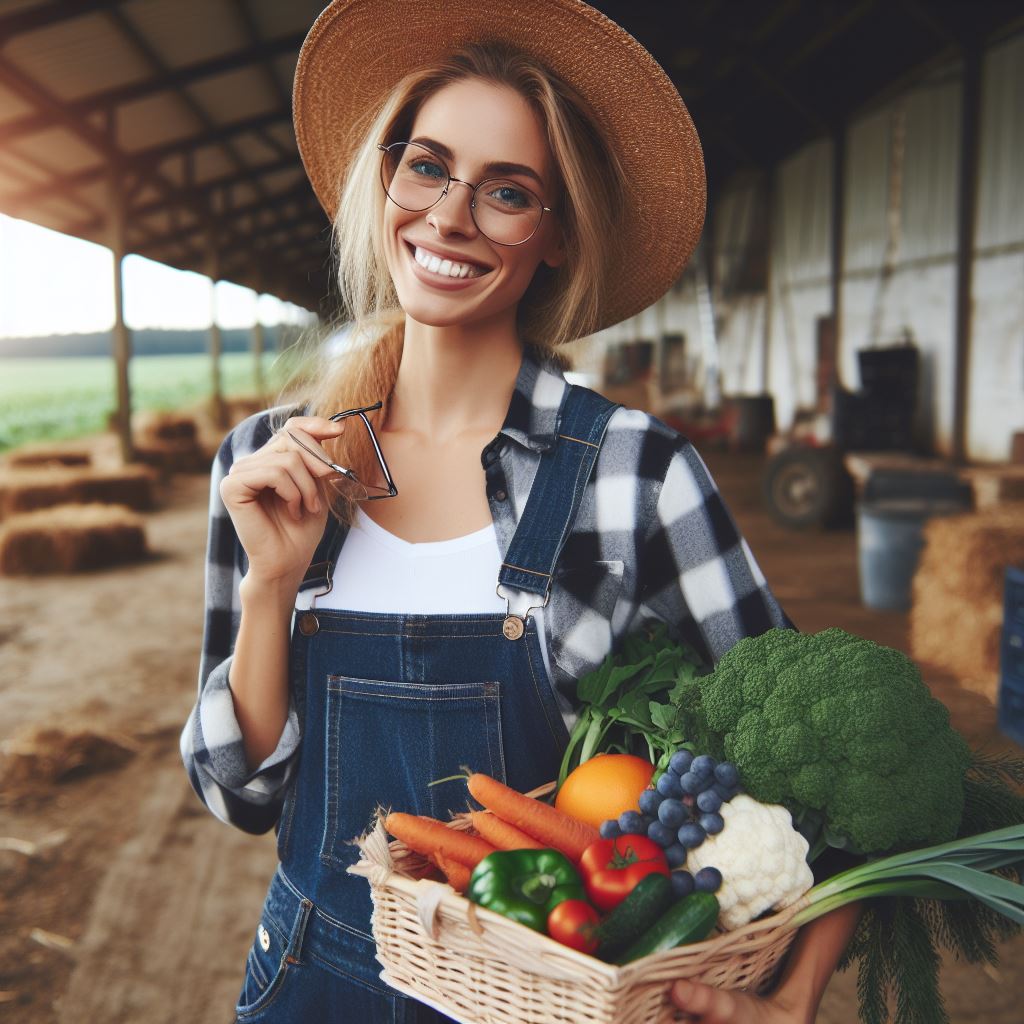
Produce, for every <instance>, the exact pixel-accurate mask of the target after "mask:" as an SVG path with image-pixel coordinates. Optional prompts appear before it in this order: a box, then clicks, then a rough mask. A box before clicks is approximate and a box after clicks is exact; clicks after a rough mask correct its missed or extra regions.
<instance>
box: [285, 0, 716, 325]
mask: <svg viewBox="0 0 1024 1024" xmlns="http://www.w3.org/2000/svg"><path fill="white" fill-rule="evenodd" d="M483 39H500V40H502V41H505V42H507V43H509V44H511V45H513V46H516V47H518V48H520V49H522V50H524V51H526V52H527V53H530V54H533V55H534V56H536V57H537V58H539V59H540V60H541V61H542V62H543V63H544V64H546V65H547V66H548V67H549V68H550V69H551V70H552V71H554V72H555V74H557V75H559V76H560V77H561V78H562V79H563V80H565V81H566V82H568V83H569V84H570V85H572V86H573V87H574V88H575V89H576V90H577V91H579V92H580V93H581V94H582V95H583V96H584V97H586V99H587V101H588V102H589V103H590V105H591V107H592V108H593V110H594V113H595V115H596V117H597V119H598V121H599V122H600V124H599V127H600V128H601V129H602V130H603V134H604V135H605V137H606V139H607V141H608V144H609V145H610V146H612V147H613V148H614V150H615V152H616V154H617V156H618V159H619V161H620V163H621V166H622V168H623V170H624V173H625V175H626V181H625V183H624V184H625V189H626V211H625V216H624V223H623V224H622V225H621V230H619V231H618V232H616V237H614V238H609V239H608V244H609V245H612V246H615V247H616V249H617V250H618V251H619V253H620V254H621V258H620V259H619V260H617V261H616V262H617V268H616V271H615V273H614V274H613V275H612V279H611V280H610V281H608V282H607V286H606V289H605V295H604V302H603V310H602V316H601V322H600V324H599V325H598V329H600V328H604V327H609V326H611V325H612V324H616V323H619V322H620V321H622V320H625V319H627V318H628V317H630V316H633V315H635V314H636V313H638V312H640V311H641V310H642V309H645V308H646V307H647V306H649V305H651V304H652V303H653V302H656V301H657V300H658V299H659V298H660V297H661V296H662V295H664V294H665V292H666V291H667V290H668V289H669V288H670V287H671V286H672V284H673V282H675V281H676V280H677V279H678V277H679V275H680V274H681V273H682V270H683V267H684V266H685V265H686V261H687V260H688V259H689V257H690V255H691V253H692V252H693V250H694V248H695V247H696V245H697V242H698V240H699V238H700V234H701V229H702V227H703V224H704V211H705V205H706V198H707V188H706V182H705V175H704V158H703V154H702V152H701V146H700V140H699V139H698V137H697V132H696V129H695V128H694V126H693V121H692V120H691V118H690V115H689V112H688V111H687V109H686V106H685V104H684V103H683V101H682V99H681V98H680V96H679V93H678V92H677V91H676V89H675V87H674V86H673V84H672V82H671V81H670V80H669V78H668V76H667V75H666V74H665V72H664V71H663V70H662V68H661V66H660V65H659V64H658V63H657V61H655V60H654V58H653V57H652V56H651V55H650V54H649V53H648V52H647V50H646V49H645V48H644V47H643V46H641V45H640V43H638V42H637V41H636V40H635V39H634V38H633V37H632V36H631V35H630V34H629V33H628V32H626V31H625V30H624V29H623V28H621V27H620V26H619V25H616V24H615V22H613V21H611V20H609V19H608V18H607V17H605V16H604V15H603V14H601V13H600V12H599V11H597V10H595V9H594V8H592V7H590V6H589V5H588V4H585V3H582V2H580V0H515V2H514V3H507V4H503V5H501V7H500V10H498V11H496V10H495V8H494V7H493V6H492V5H489V4H486V3H481V2H480V0H445V3H444V4H442V5H440V6H437V5H431V4H427V3H424V2H423V0H387V2H384V3H382V2H381V0H335V2H334V3H332V4H330V5H329V6H328V7H327V8H325V10H324V11H323V12H322V13H321V14H320V16H319V17H318V18H317V20H316V22H315V23H314V24H313V27H312V28H311V29H310V31H309V34H308V35H307V37H306V40H305V42H304V43H303V45H302V49H301V51H300V53H299V60H298V64H297V66H296V69H295V82H294V88H293V93H292V115H293V119H294V124H295V138H296V142H297V143H298V147H299V154H300V156H301V157H302V162H303V164H304V166H305V168H306V173H307V175H308V176H309V180H310V183H311V184H312V186H313V190H314V192H315V193H316V196H317V198H318V199H319V200H320V204H321V206H322V207H323V208H324V210H325V211H326V213H327V215H328V217H330V218H331V219H332V220H333V218H334V215H335V213H336V211H337V205H338V197H339V190H340V183H341V181H342V179H343V175H344V172H345V169H346V168H347V167H348V164H349V161H350V159H351V157H352V153H353V151H354V149H355V147H356V146H357V145H358V144H359V142H360V141H361V139H360V138H359V134H360V133H361V131H363V130H364V126H365V124H366V123H367V118H368V116H369V115H370V114H371V113H372V112H375V111H376V110H377V109H379V107H380V105H381V104H382V103H383V101H384V100H385V98H386V97H387V96H388V94H389V93H390V92H391V90H392V89H393V88H394V86H395V85H396V84H397V83H398V82H399V81H400V80H401V79H402V78H404V77H405V76H406V75H407V74H408V73H409V72H411V71H414V70H416V69H418V68H421V67H426V66H427V65H429V64H431V63H434V62H435V61H436V60H438V59H439V58H442V57H444V56H447V55H448V54H450V53H452V52H453V51H455V50H457V49H459V48H460V47H461V46H464V45H466V44H468V43H471V42H476V41H480V40H483Z"/></svg>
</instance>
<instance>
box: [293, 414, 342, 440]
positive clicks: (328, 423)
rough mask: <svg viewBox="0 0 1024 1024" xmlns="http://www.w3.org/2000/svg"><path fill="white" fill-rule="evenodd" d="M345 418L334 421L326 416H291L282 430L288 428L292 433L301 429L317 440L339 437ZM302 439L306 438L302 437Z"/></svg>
mask: <svg viewBox="0 0 1024 1024" xmlns="http://www.w3.org/2000/svg"><path fill="white" fill-rule="evenodd" d="M346 425H347V424H346V422H345V420H341V421H340V422H338V423H335V422H334V421H333V420H329V419H327V417H326V416H292V417H290V418H289V419H288V421H287V422H286V423H285V425H284V427H283V428H282V430H290V431H292V432H293V433H295V432H296V431H302V432H303V433H305V434H306V435H308V436H309V437H311V438H315V439H316V440H318V441H326V440H328V439H329V438H332V437H340V436H341V435H342V434H343V433H344V431H345V427H346ZM303 440H306V438H305V437H304V438H303Z"/></svg>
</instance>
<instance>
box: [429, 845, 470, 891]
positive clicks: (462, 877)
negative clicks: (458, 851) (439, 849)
mask: <svg viewBox="0 0 1024 1024" xmlns="http://www.w3.org/2000/svg"><path fill="white" fill-rule="evenodd" d="M430 859H431V860H432V861H433V862H434V863H435V864H436V865H437V866H438V867H439V868H440V869H441V870H442V871H443V872H444V873H445V876H446V877H447V879H448V884H449V885H450V886H451V887H452V888H453V889H454V890H455V891H456V892H465V891H466V890H467V889H468V888H469V876H470V875H471V874H472V873H473V872H472V871H470V869H469V868H467V867H466V865H465V864H460V863H459V862H458V861H457V860H453V859H452V858H451V857H446V856H445V855H444V854H443V853H435V854H434V855H433V857H431V858H430Z"/></svg>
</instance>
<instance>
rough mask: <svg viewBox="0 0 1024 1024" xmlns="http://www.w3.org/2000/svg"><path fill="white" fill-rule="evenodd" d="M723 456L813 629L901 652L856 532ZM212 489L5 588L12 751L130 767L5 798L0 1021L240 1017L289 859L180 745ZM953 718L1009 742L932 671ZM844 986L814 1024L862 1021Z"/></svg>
mask: <svg viewBox="0 0 1024 1024" xmlns="http://www.w3.org/2000/svg"><path fill="white" fill-rule="evenodd" d="M709 462H710V463H711V465H712V469H713V471H714V473H715V476H716V478H717V479H718V481H719V484H720V486H721V488H722V490H723V492H724V494H725V495H726V498H727V500H728V501H729V503H730V506H731V507H732V509H733V511H734V513H735V515H736V517H737V519H738V520H739V522H740V525H741V528H742V529H743V531H744V533H745V535H746V536H747V538H748V540H749V542H750V545H751V547H752V548H753V550H754V552H755V554H756V555H757V557H758V559H759V561H760V563H761V565H762V568H763V569H764V571H765V574H766V576H767V577H768V579H769V581H770V582H771V584H772V586H773V588H774V590H775V592H776V594H777V595H778V596H779V598H780V600H781V601H782V603H783V605H784V606H785V607H786V609H787V611H788V612H789V614H790V616H791V617H792V618H793V620H794V621H795V622H796V624H797V625H798V626H799V627H800V628H801V629H803V630H808V631H814V630H818V629H821V628H825V627H826V626H830V625H839V626H842V627H844V628H846V629H848V630H851V631H853V632H857V633H860V634H862V635H865V636H869V637H871V638H873V639H876V640H878V641H879V642H882V643H885V644H889V645H892V646H895V647H900V648H903V649H906V644H907V616H906V615H903V614H895V613H880V612H872V611H869V610H867V609H865V608H863V607H862V606H861V604H860V601H859V598H858V592H857V577H856V546H855V540H854V536H853V532H852V531H847V532H840V533H827V534H803V535H799V534H795V533H790V532H787V531H785V530H782V529H780V528H778V527H776V526H775V525H774V524H772V523H771V521H770V520H769V519H768V518H767V517H766V516H765V514H764V513H763V512H762V510H761V508H760V504H759V497H758V493H759V491H758V487H759V474H760V463H759V461H758V459H757V458H754V457H745V456H744V457H741V456H734V455H728V456H727V455H715V456H713V457H709ZM206 504H207V481H206V480H205V479H204V478H203V477H196V476H179V477H176V478H174V479H173V481H172V482H171V483H169V484H167V485H165V486H164V488H163V491H162V500H161V505H160V508H159V510H158V511H156V512H153V513H151V514H149V515H148V517H147V522H148V530H149V538H150V545H151V547H152V548H153V549H154V551H155V552H156V554H155V557H154V558H153V559H152V560H151V561H149V562H147V563H145V564H142V565H137V566H133V567H131V568H122V569H117V570H110V571H105V572H97V573H92V574H89V575H87V576H80V577H75V578H69V577H39V578H34V579H24V578H18V579H5V580H3V581H2V582H0V706H2V709H3V714H2V718H0V743H2V742H3V741H7V740H9V739H10V738H11V737H12V736H13V735H15V734H16V733H17V732H18V731H19V730H21V729H23V728H24V727H27V726H30V725H35V724H45V725H49V726H54V725H57V726H64V727H68V728H71V727H81V726H86V727H89V728H93V729H99V730H103V731H109V732H112V733H114V734H118V735H120V736H121V737H122V738H123V739H122V743H123V744H124V745H126V746H129V747H131V748H132V750H133V751H134V753H133V754H131V755H130V757H129V760H128V761H127V763H125V764H124V765H123V766H122V767H120V768H116V769H112V770H107V771H104V772H99V773H78V774H77V775H75V776H73V777H72V778H70V779H67V780H65V781H63V782H61V783H59V784H55V785H49V786H45V787H41V788H39V789H38V791H37V792H35V793H34V794H31V793H30V794H29V795H27V796H25V797H23V798H21V799H19V800H12V799H10V797H9V796H8V798H7V799H5V800H2V801H0V840H2V839H4V838H12V837H13V838H15V839H17V840H23V841H26V842H29V843H34V844H38V846H39V848H38V849H37V850H36V851H35V852H34V853H31V854H30V853H29V852H26V849H25V848H22V849H21V850H18V849H9V848H4V847H5V846H8V847H9V846H10V845H11V844H9V843H7V844H4V843H3V842H0V919H2V920H3V921H4V922H5V926H4V927H3V928H0V1020H3V1021H6V1020H10V1021H12V1022H17V1024H57V1022H60V1024H82V1022H90V1024H91V1022H102V1024H171V1022H174V1024H181V1022H189V1024H227V1022H228V1021H229V1020H231V1019H232V1017H233V1014H232V1008H233V1005H234V999H235V996H236V995H237V992H238V989H239V987H240V984H241V979H242V972H243V968H244V963H245V956H246V951H247V948H248V946H249V944H250V942H251V937H252V934H253V932H254V929H255V927H256V924H257V921H258V915H259V911H260V907H261V904H262V899H263V895H264V892H265V888H266V884H267V882H268V880H269V878H270V876H271V874H272V872H273V869H274V865H275V846H274V837H273V833H269V834H268V835H265V836H260V837H253V836H248V835H245V834H244V833H242V832H240V831H237V830H235V829H232V828H229V827H228V826H225V825H222V824H221V823H220V822H218V821H217V820H216V819H214V818H213V817H212V815H210V814H209V813H208V812H207V811H206V810H205V808H203V807H202V805H201V804H200V803H199V801H198V800H197V799H196V798H195V796H194V795H193V794H192V791H191V789H190V788H189V786H188V783H187V780H186V778H185V774H184V771H183V769H182V765H181V761H180V757H179V754H178V746H177V744H178V735H179V732H180V730H181V726H182V724H183V722H184V720H185V718H186V716H187V714H188V712H189V709H190V708H191V706H192V703H193V701H194V699H195V673H196V666H197V652H198V649H199V643H200V635H201V628H202V563H203V548H204V543H205V530H206V519H205V516H206ZM926 678H927V679H928V681H929V683H930V684H931V685H932V686H933V688H934V690H935V692H936V694H937V695H938V696H939V697H941V699H943V700H944V701H946V702H947V703H948V704H949V706H950V708H951V710H952V713H953V716H954V721H955V724H956V725H957V726H958V727H959V728H960V729H961V730H962V731H963V732H964V733H965V734H967V735H968V737H970V738H971V739H972V740H975V741H982V740H988V741H994V742H996V743H998V742H1000V741H999V740H998V738H997V734H996V731H995V712H994V710H993V707H992V705H991V704H990V703H989V702H988V701H987V700H985V699H984V698H982V697H979V696H978V695H977V694H974V693H971V692H968V691H966V690H964V689H962V688H960V687H959V686H958V685H957V684H956V682H955V681H954V680H950V679H948V678H945V677H943V676H942V675H941V674H939V673H936V672H931V671H926ZM1002 952H1003V958H1002V963H1001V965H1000V967H999V968H998V970H997V969H991V968H990V969H987V970H983V969H982V968H980V967H976V966H971V965H961V964H956V963H952V962H950V963H947V964H946V965H945V967H944V970H943V990H944V992H945V995H946V998H947V1001H948V1005H949V1008H950V1011H951V1016H952V1018H953V1020H954V1021H955V1022H957V1024H968V1022H980V1021H986V1022H989V1024H1011V1022H1017V1021H1020V1020H1021V1009H1020V1002H1021V999H1022V997H1024V956H1022V953H1024V942H1022V941H1021V940H1016V941H1014V942H1013V943H1009V944H1007V945H1006V946H1005V947H1004V949H1003V951H1002ZM855 1006H856V1004H855V978H854V977H852V976H850V975H839V976H837V977H836V978H834V979H833V982H832V984H831V985H830V987H829V990H828V992H827V994H826V998H825V1001H824V1005H823V1007H822V1010H821V1013H820V1015H819V1021H821V1022H824V1024H853V1022H854V1021H855V1020H856V1009H855Z"/></svg>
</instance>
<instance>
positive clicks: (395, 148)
mask: <svg viewBox="0 0 1024 1024" xmlns="http://www.w3.org/2000/svg"><path fill="white" fill-rule="evenodd" d="M380 175H381V183H382V184H383V186H384V191H385V192H387V194H388V196H389V197H390V199H391V200H392V202H394V203H395V204H396V205H397V206H400V207H401V208H402V209H403V210H409V211H410V212H421V211H423V210H429V209H430V207H431V206H433V205H434V203H436V202H437V201H438V200H439V199H440V198H441V197H442V195H443V194H444V191H445V189H446V188H447V187H448V184H449V181H450V172H449V170H448V166H447V164H445V162H444V161H443V160H442V159H441V158H440V157H439V156H438V155H437V154H436V153H432V152H431V151H430V150H429V149H426V148H424V147H423V146H419V145H417V144H416V143H413V142H394V143H392V144H391V145H390V146H387V147H386V148H385V150H384V152H383V153H382V154H381V164H380ZM470 210H471V212H472V215H473V221H474V223H475V224H476V226H477V227H478V228H479V229H480V231H481V232H483V234H485V235H486V236H487V237H488V238H489V239H490V240H491V241H492V242H497V243H498V244H499V245H519V244H521V243H522V242H525V241H527V239H529V238H530V237H531V236H532V235H533V233H534V232H535V231H536V230H537V227H538V226H539V225H540V220H541V217H542V216H543V214H544V208H543V204H542V203H541V201H540V199H539V198H538V197H537V196H536V195H534V194H533V192H531V191H530V190H529V189H528V188H526V187H525V186H523V185H520V184H519V183H518V182H516V181H512V180H510V179H508V178H488V179H487V180H486V181H482V182H480V183H479V184H478V185H477V186H476V188H475V189H474V191H473V202H472V204H471V207H470Z"/></svg>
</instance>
